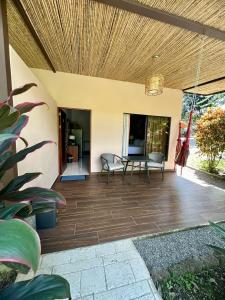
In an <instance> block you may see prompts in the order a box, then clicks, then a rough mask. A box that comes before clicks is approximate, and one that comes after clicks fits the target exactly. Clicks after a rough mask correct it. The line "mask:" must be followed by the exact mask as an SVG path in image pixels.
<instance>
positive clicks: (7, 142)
mask: <svg viewBox="0 0 225 300" xmlns="http://www.w3.org/2000/svg"><path fill="white" fill-rule="evenodd" d="M34 85H35V84H27V85H24V86H23V87H21V88H18V89H15V90H13V91H12V92H11V93H10V95H9V98H8V99H7V100H5V101H0V181H1V180H2V178H3V176H4V175H5V173H6V172H7V171H8V170H10V169H12V168H13V167H14V166H15V165H16V164H17V163H18V162H20V161H22V160H23V159H25V158H26V156H27V155H28V154H30V153H32V152H33V151H35V150H37V149H39V148H41V147H43V146H44V145H46V144H48V143H51V141H43V142H40V143H37V144H36V145H33V146H31V147H28V143H27V141H26V140H25V139H23V138H22V137H21V136H20V133H21V131H22V129H23V128H24V126H26V124H27V122H28V116H26V115H25V114H26V113H27V112H29V111H31V110H32V109H33V108H34V107H36V106H39V105H43V104H44V103H43V102H38V103H30V102H25V103H21V104H19V105H17V106H16V107H12V106H10V105H9V103H8V100H9V99H11V97H12V96H14V95H17V94H20V93H23V92H25V91H26V90H28V89H29V88H31V87H32V86H34ZM18 138H20V139H22V140H23V141H24V143H25V148H24V149H22V150H20V151H19V152H17V153H13V152H12V150H11V149H12V146H13V144H14V143H15V142H16V140H17V139H18ZM39 175H40V173H25V174H23V175H20V176H16V177H14V178H13V179H12V180H11V181H10V182H9V183H7V184H6V185H3V187H2V188H1V189H0V272H1V273H2V274H4V278H3V279H4V280H2V281H1V282H0V299H7V300H10V299H13V300H17V299H18V300H19V299H27V300H28V299H32V298H33V299H40V300H42V299H43V300H47V299H50V300H51V299H52V300H53V299H64V298H69V299H71V295H70V287H69V284H68V282H67V281H66V280H65V279H64V278H62V277H60V276H58V275H39V276H36V277H34V278H33V279H32V280H30V281H29V280H28V281H21V282H17V283H11V284H9V282H7V281H14V280H15V275H16V274H17V273H23V274H26V273H28V272H29V270H30V269H32V270H33V272H34V273H35V272H36V271H37V269H38V265H39V260H40V255H41V244H40V239H39V236H38V234H37V232H36V231H35V230H34V229H33V228H32V227H31V226H30V225H29V224H27V223H26V222H24V221H23V220H22V219H23V218H27V217H30V216H32V215H35V214H36V213H39V212H40V211H49V210H51V209H52V203H57V204H58V205H65V203H66V201H65V199H64V197H63V196H62V195H61V194H59V193H57V192H55V191H53V190H51V189H45V188H41V187H29V188H25V189H23V186H24V185H25V184H26V183H28V182H30V181H32V180H33V179H35V178H36V177H37V176H39ZM4 266H6V267H4ZM7 274H8V276H7ZM0 278H1V277H0ZM5 279H6V280H5ZM28 283H29V284H28Z"/></svg>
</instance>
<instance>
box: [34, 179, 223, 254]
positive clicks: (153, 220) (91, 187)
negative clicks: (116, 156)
mask: <svg viewBox="0 0 225 300" xmlns="http://www.w3.org/2000/svg"><path fill="white" fill-rule="evenodd" d="M189 177H190V179H191V180H192V179H193V178H192V175H190V176H189ZM191 180H189V179H186V178H183V177H179V176H176V174H175V173H166V174H165V180H164V182H161V177H160V174H157V173H154V174H152V175H151V182H150V184H148V183H146V182H145V181H144V177H143V176H142V175H140V176H139V175H134V176H133V177H130V176H129V175H127V178H126V181H125V183H123V181H122V179H121V176H119V175H116V176H114V177H111V183H110V184H109V185H107V184H106V178H104V177H102V178H100V179H99V176H92V177H90V179H88V180H87V181H81V182H76V181H72V182H64V183H61V182H57V183H56V184H55V186H54V188H55V189H56V190H57V191H59V192H61V193H62V194H63V195H64V196H65V197H66V199H67V206H66V208H62V209H60V210H59V215H58V225H57V227H56V228H53V229H48V230H41V231H39V234H40V237H41V241H42V252H43V253H47V252H53V251H60V250H64V249H70V248H76V247H81V246H86V245H92V244H97V243H103V242H107V241H112V240H118V239H122V238H127V237H135V236H141V235H146V234H151V233H158V232H166V231H170V230H173V229H179V228H185V227H190V226H195V225H200V224H205V223H207V222H208V220H214V221H219V220H224V219H225V191H223V190H220V189H217V188H214V187H212V186H203V185H201V184H198V183H195V182H192V181H191Z"/></svg>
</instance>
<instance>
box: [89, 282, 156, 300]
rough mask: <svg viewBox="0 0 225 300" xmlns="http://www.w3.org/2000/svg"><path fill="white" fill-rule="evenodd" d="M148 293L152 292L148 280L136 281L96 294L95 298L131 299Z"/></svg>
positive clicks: (103, 299) (108, 299) (109, 299)
mask: <svg viewBox="0 0 225 300" xmlns="http://www.w3.org/2000/svg"><path fill="white" fill-rule="evenodd" d="M146 294H151V290H150V287H149V284H148V282H147V280H144V281H139V282H135V283H132V284H129V285H125V286H122V287H119V288H117V289H112V290H109V291H106V292H103V293H99V294H95V295H94V299H95V300H131V299H135V298H138V297H141V296H144V295H146Z"/></svg>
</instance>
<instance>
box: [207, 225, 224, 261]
mask: <svg viewBox="0 0 225 300" xmlns="http://www.w3.org/2000/svg"><path fill="white" fill-rule="evenodd" d="M209 224H210V226H211V227H212V228H213V229H214V230H215V231H216V232H217V233H218V235H220V236H221V238H222V239H223V240H225V229H224V228H223V227H221V226H220V225H218V224H216V223H213V222H209ZM208 246H209V247H210V248H212V249H213V250H214V251H215V252H216V253H217V254H218V255H222V256H224V257H225V249H224V248H222V247H219V246H215V245H208Z"/></svg>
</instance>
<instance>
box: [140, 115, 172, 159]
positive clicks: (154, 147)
mask: <svg viewBox="0 0 225 300" xmlns="http://www.w3.org/2000/svg"><path fill="white" fill-rule="evenodd" d="M147 118H148V119H147V128H146V154H148V153H151V152H161V153H163V154H164V155H165V158H166V159H167V156H168V148H169V132H170V118H168V117H158V116H148V117H147Z"/></svg>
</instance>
